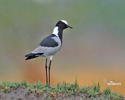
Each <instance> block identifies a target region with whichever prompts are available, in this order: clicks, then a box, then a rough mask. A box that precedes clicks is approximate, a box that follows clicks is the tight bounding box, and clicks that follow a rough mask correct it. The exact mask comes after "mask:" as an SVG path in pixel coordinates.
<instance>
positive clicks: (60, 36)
mask: <svg viewBox="0 0 125 100" xmlns="http://www.w3.org/2000/svg"><path fill="white" fill-rule="evenodd" d="M58 31H59V32H58V36H59V38H60V40H61V42H62V39H63V29H62V28H60V27H58Z"/></svg>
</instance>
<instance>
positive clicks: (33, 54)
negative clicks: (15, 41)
mask: <svg viewBox="0 0 125 100" xmlns="http://www.w3.org/2000/svg"><path fill="white" fill-rule="evenodd" d="M42 54H43V53H29V54H27V55H25V57H26V59H25V60H29V59H33V58H36V57H39V56H40V55H42Z"/></svg>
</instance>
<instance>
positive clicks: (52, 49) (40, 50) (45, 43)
mask: <svg viewBox="0 0 125 100" xmlns="http://www.w3.org/2000/svg"><path fill="white" fill-rule="evenodd" d="M66 28H72V27H71V26H69V25H68V23H67V21H65V20H60V21H58V22H57V23H56V25H55V28H54V29H53V32H52V34H51V35H49V36H48V37H46V38H44V39H43V40H42V41H41V43H40V45H39V46H38V47H37V48H36V49H35V50H33V51H32V52H31V53H29V54H27V55H25V57H26V59H25V60H29V59H33V58H36V57H39V56H42V57H46V61H45V70H46V84H47V85H48V86H49V87H50V68H51V63H52V58H53V55H54V54H55V53H56V52H57V51H59V50H60V49H61V47H62V38H63V30H64V29H66ZM48 58H49V59H50V62H49V67H48V69H49V81H48V74H47V73H48V72H47V59H48Z"/></svg>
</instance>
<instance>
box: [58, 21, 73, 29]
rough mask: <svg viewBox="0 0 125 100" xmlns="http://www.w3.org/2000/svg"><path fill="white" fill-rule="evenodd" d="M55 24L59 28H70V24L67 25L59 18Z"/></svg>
mask: <svg viewBox="0 0 125 100" xmlns="http://www.w3.org/2000/svg"><path fill="white" fill-rule="evenodd" d="M56 26H57V27H59V28H61V29H66V28H72V27H71V26H69V25H68V22H67V21H66V20H60V21H58V22H57V23H56Z"/></svg>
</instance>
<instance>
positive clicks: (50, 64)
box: [49, 60, 52, 87]
mask: <svg viewBox="0 0 125 100" xmlns="http://www.w3.org/2000/svg"><path fill="white" fill-rule="evenodd" d="M51 62H52V61H51V60H50V62H49V87H50V69H51Z"/></svg>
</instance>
